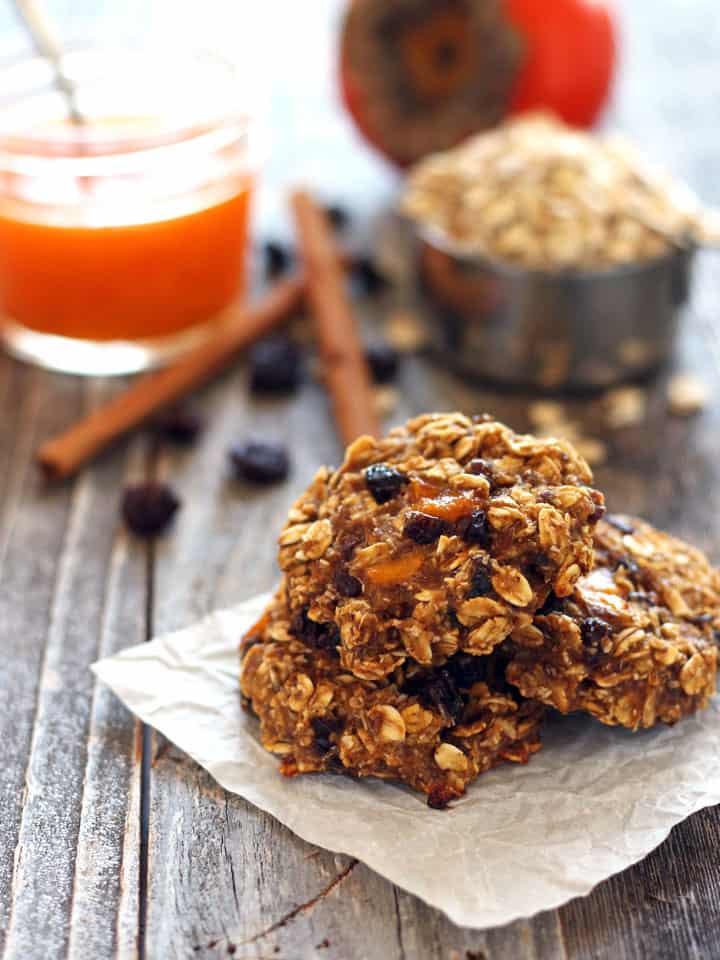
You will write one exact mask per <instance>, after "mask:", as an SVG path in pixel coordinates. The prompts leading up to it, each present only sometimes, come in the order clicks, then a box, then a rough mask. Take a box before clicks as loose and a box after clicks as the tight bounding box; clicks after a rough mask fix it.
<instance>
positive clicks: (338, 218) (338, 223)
mask: <svg viewBox="0 0 720 960" xmlns="http://www.w3.org/2000/svg"><path fill="white" fill-rule="evenodd" d="M324 210H325V216H326V217H327V218H328V220H329V221H330V223H331V224H332V226H333V228H334V229H335V230H344V229H345V227H347V226H348V224H349V223H350V214H349V213H348V212H347V210H346V209H345V207H341V206H340V204H339V203H331V204H328V206H327V207H325V208H324Z"/></svg>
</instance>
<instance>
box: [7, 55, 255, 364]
mask: <svg viewBox="0 0 720 960" xmlns="http://www.w3.org/2000/svg"><path fill="white" fill-rule="evenodd" d="M63 66H64V70H65V72H66V74H67V75H68V76H69V77H70V78H71V80H72V82H73V83H74V85H75V87H76V90H77V94H78V106H79V109H80V112H81V114H82V117H83V122H82V123H80V124H77V123H76V124H73V123H72V122H70V121H69V120H67V119H65V110H66V106H65V102H64V100H63V99H62V97H61V96H60V94H59V93H58V92H57V91H56V90H55V89H54V88H53V86H52V74H51V72H50V69H49V67H48V65H47V64H46V63H45V62H44V61H42V60H39V59H32V60H28V61H25V62H22V63H20V64H16V65H15V66H13V67H12V68H9V69H7V70H5V71H4V72H3V73H2V77H1V80H0V90H2V97H1V98H0V311H1V314H2V319H1V320H0V335H1V336H2V340H3V342H4V344H5V346H6V348H7V349H8V350H10V351H11V352H12V353H14V354H15V355H17V356H19V357H21V358H23V359H26V360H31V361H34V362H36V363H38V364H41V365H42V366H45V367H50V368H53V369H56V370H62V371H66V372H72V373H81V374H103V375H106V374H119V373H128V372H134V371H137V370H141V369H144V368H147V367H150V366H153V365H155V364H158V363H161V362H167V361H168V360H170V359H171V358H172V357H174V356H176V355H177V354H178V353H180V352H182V351H184V350H186V349H188V348H189V347H190V346H193V345H195V344H196V343H197V342H199V341H200V340H202V339H203V338H206V337H208V336H210V335H212V331H213V330H214V329H215V328H216V326H217V324H219V323H221V322H222V317H223V312H224V311H225V310H226V308H227V307H229V306H230V305H231V304H232V303H233V301H236V300H237V298H238V297H240V296H241V295H242V293H243V289H244V284H245V273H246V261H247V246H248V220H249V212H250V200H251V195H252V192H253V184H254V179H255V177H256V172H257V159H258V158H257V144H256V142H255V139H256V138H255V130H254V123H253V120H254V118H253V115H252V113H251V110H250V108H249V104H248V99H247V89H243V86H244V85H243V83H242V80H241V76H240V72H239V68H238V67H236V66H234V65H232V64H229V63H227V62H226V61H223V60H220V59H218V58H216V57H213V56H210V55H201V54H188V53H183V52H176V53H168V52H167V51H163V52H158V51H155V52H152V51H115V52H108V51H92V52H77V53H71V54H68V56H67V57H66V58H65V60H64V63H63Z"/></svg>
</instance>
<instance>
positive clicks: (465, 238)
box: [403, 114, 708, 269]
mask: <svg viewBox="0 0 720 960" xmlns="http://www.w3.org/2000/svg"><path fill="white" fill-rule="evenodd" d="M403 209H404V211H405V212H406V213H407V214H408V215H409V216H410V217H411V218H412V219H414V220H416V221H417V222H419V223H420V224H422V225H424V226H425V227H430V228H434V229H435V230H436V231H438V232H439V234H440V236H441V237H444V238H445V239H446V240H449V241H450V242H451V243H452V245H453V247H455V248H457V249H458V250H460V251H467V252H468V253H478V254H481V255H484V256H487V257H489V258H491V259H499V260H505V261H510V262H513V263H518V264H521V265H524V266H527V267H534V268H540V269H559V268H572V267H574V268H590V269H597V268H602V267H607V266H611V265H614V264H623V263H634V262H638V261H645V260H651V259H654V258H656V257H660V256H663V255H664V254H666V253H669V252H670V251H671V250H672V248H673V247H674V246H676V245H678V244H680V245H684V244H687V243H690V242H693V241H698V242H702V241H703V239H704V238H705V236H706V233H707V229H706V225H707V222H708V220H707V217H706V216H705V215H704V214H703V213H701V211H700V210H699V207H698V205H697V203H696V201H695V199H694V198H693V196H692V194H691V193H690V192H689V191H688V190H687V189H686V188H684V187H683V186H682V185H680V184H677V183H674V182H672V181H671V180H670V179H669V178H668V177H666V176H665V175H664V174H662V173H660V172H659V171H658V170H656V169H655V168H654V167H651V166H650V164H649V163H648V162H647V161H646V160H645V159H644V158H643V157H642V156H641V154H640V153H639V152H638V151H637V150H636V149H635V148H634V147H632V146H631V145H630V144H628V143H626V142H625V141H623V140H621V139H620V138H618V137H612V138H604V139H602V138H599V137H595V136H592V135H590V134H587V133H582V132H579V131H577V130H574V129H572V128H570V127H567V126H565V125H564V124H563V123H561V122H560V121H559V120H556V119H555V118H554V117H552V116H550V115H546V114H532V115H529V116H527V117H524V118H521V119H519V120H514V121H510V122H508V123H506V124H504V125H503V126H502V127H499V128H497V129H495V130H492V131H490V132H487V133H482V134H480V135H478V136H475V137H472V138H471V139H469V140H467V141H465V142H464V143H463V144H461V145H460V146H458V147H455V148H454V149H452V150H448V151H445V152H443V153H437V154H434V155H432V156H430V157H428V158H427V159H425V160H423V161H421V162H420V163H419V164H418V165H417V166H415V168H414V169H413V170H412V171H411V173H410V176H409V180H408V186H407V190H406V193H405V197H404V199H403Z"/></svg>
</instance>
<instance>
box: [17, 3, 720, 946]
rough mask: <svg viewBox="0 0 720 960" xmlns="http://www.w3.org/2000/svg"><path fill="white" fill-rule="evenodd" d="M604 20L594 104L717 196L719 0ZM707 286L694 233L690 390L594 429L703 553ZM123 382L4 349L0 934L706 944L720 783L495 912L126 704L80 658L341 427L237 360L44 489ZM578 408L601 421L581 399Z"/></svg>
mask: <svg viewBox="0 0 720 960" xmlns="http://www.w3.org/2000/svg"><path fill="white" fill-rule="evenodd" d="M622 27H623V38H624V55H625V63H626V66H625V69H624V72H623V74H622V76H621V81H620V84H619V87H618V90H617V96H616V108H615V111H614V114H613V116H612V117H611V118H610V120H611V122H612V123H613V125H617V126H619V127H621V128H622V129H624V130H626V131H628V132H630V133H632V134H633V135H634V136H635V137H636V138H637V139H638V140H639V141H640V143H641V144H643V146H644V147H645V148H646V149H647V150H648V152H650V153H651V154H652V155H654V156H657V157H659V158H664V159H665V160H666V161H667V163H668V165H669V166H670V167H671V168H672V169H673V170H674V171H675V172H676V173H677V174H678V175H680V176H682V177H685V178H687V180H688V181H689V182H690V183H691V184H692V185H693V186H694V187H695V188H696V189H697V190H698V191H700V192H701V193H702V195H703V196H704V198H705V199H707V200H708V201H711V202H714V203H718V204H720V178H717V177H716V175H715V171H716V170H718V169H720V136H718V135H717V134H716V128H717V121H718V104H719V103H720V97H719V94H720V73H719V72H718V70H717V61H718V58H719V57H720V17H718V15H717V10H716V4H715V2H714V0H684V2H680V0H632V3H628V4H625V5H624V9H623V11H622ZM351 172H352V171H351V167H348V170H347V175H348V176H350V175H351ZM368 202H370V200H368ZM718 304H720V261H719V260H718V259H717V257H716V255H712V254H703V255H701V256H700V257H699V259H698V265H697V270H696V283H695V291H694V297H693V303H692V308H691V310H689V311H688V315H687V317H686V320H685V324H684V327H683V334H682V338H681V343H680V345H679V349H678V354H677V358H676V361H675V366H676V367H677V368H680V369H683V370H686V369H692V370H693V371H694V372H696V373H697V374H698V375H700V376H702V377H703V378H704V379H705V381H706V382H707V384H708V386H709V387H710V389H711V395H712V397H711V403H710V406H709V407H708V409H707V410H706V411H704V412H703V413H702V414H701V415H700V416H698V417H696V418H693V419H690V420H677V419H672V418H669V417H668V416H667V413H666V406H665V403H664V393H663V390H664V379H665V378H664V377H661V378H660V379H658V380H657V381H655V382H654V383H653V384H651V385H650V387H649V401H650V402H649V409H648V415H647V418H646V421H645V422H644V423H643V424H642V425H640V426H638V427H634V428H631V429H627V430H623V431H619V432H616V433H614V434H613V435H612V437H610V438H609V440H608V442H609V445H610V458H609V461H608V463H607V464H605V465H603V466H602V467H600V468H599V469H598V470H597V471H596V478H597V482H598V485H599V486H600V487H602V488H603V489H604V490H605V491H606V493H607V496H608V501H609V504H610V506H611V507H612V508H615V509H624V510H628V511H630V512H637V513H640V514H643V515H644V516H646V517H647V518H648V519H650V520H652V521H653V522H656V523H658V524H659V525H661V526H664V527H666V528H667V529H669V530H671V531H672V532H675V533H677V534H679V535H681V536H685V537H687V538H688V539H690V540H692V541H693V542H695V543H697V544H698V545H700V546H702V547H704V548H705V549H707V550H708V551H709V553H710V555H711V556H712V557H713V558H714V559H715V560H716V561H720V456H719V454H718V437H719V436H720V376H719V373H720V335H719V333H718V323H717V314H718ZM388 309H392V296H391V297H390V298H389V300H387V301H386V302H384V303H379V304H377V305H374V306H373V305H365V306H364V307H363V312H364V314H365V315H366V319H367V321H368V322H369V323H373V322H376V321H377V320H378V316H379V314H381V313H382V312H383V310H385V311H386V310H388ZM120 386H121V385H120V384H118V383H109V382H87V383H83V382H81V381H78V380H74V379H72V378H66V377H61V376H57V375H50V374H45V373H42V372H40V371H35V370H32V369H30V368H28V367H25V366H22V365H21V364H18V363H15V362H13V361H11V360H9V359H7V358H0V409H2V411H3V416H2V418H0V640H1V642H2V647H1V649H2V653H3V666H2V670H1V671H0V744H2V762H1V763H0V957H2V958H3V960H10V958H12V960H34V958H43V960H61V958H66V957H68V958H73V960H84V958H92V960H102V958H110V957H121V958H136V957H137V958H144V957H149V958H152V960H155V958H159V960H165V958H170V960H174V958H178V960H185V958H191V957H199V958H219V957H235V958H238V960H239V958H243V960H245V958H248V960H249V958H256V960H264V958H268V960H270V958H272V960H311V958H318V960H386V958H390V960H416V958H417V960H506V958H510V960H514V958H519V960H555V958H558V960H570V958H572V960H638V958H639V960H684V958H693V960H713V958H716V957H719V956H720V853H718V851H719V850H720V815H719V814H718V810H717V809H711V810H705V811H702V812H700V813H698V814H696V815H695V816H693V817H691V818H690V819H689V820H687V821H686V822H685V823H683V824H681V825H680V826H678V827H677V828H676V829H675V830H673V832H672V833H671V835H670V837H669V838H668V840H667V841H666V842H665V843H664V844H662V845H661V846H660V847H659V848H658V849H657V850H656V851H654V852H653V853H652V854H650V856H648V857H647V858H646V859H645V860H644V861H643V862H641V863H639V864H637V865H636V866H634V867H632V868H631V869H629V870H627V871H625V872H624V873H622V874H620V875H619V876H616V877H614V878H612V879H610V880H609V881H607V882H605V883H603V884H601V885H600V886H599V887H598V888H597V889H596V890H595V891H594V892H593V893H592V894H591V895H590V896H588V897H586V898H583V899H580V900H575V901H573V902H571V903H570V904H568V905H566V906H565V907H564V908H562V909H560V910H558V911H551V912H547V913H545V914H541V915H539V916H537V917H535V918H533V919H531V920H528V921H521V922H517V923H515V924H512V925H510V926H508V927H505V928H501V929H496V930H489V931H484V932H482V931H470V930H463V929H459V928H457V927H455V926H454V925H453V924H451V923H450V922H449V921H447V920H446V919H445V918H444V917H443V916H442V915H441V914H439V913H438V912H437V911H435V910H432V909H430V908H429V907H427V906H426V905H424V904H423V903H422V902H420V901H419V900H417V899H416V898H414V897H412V896H410V895H408V894H406V893H404V892H403V891H401V890H399V889H397V888H395V887H393V886H392V885H391V884H389V883H387V882H386V881H385V880H383V879H382V878H380V877H379V876H377V875H376V874H374V873H373V872H372V871H370V870H369V869H368V868H366V867H365V866H363V865H362V864H359V863H357V862H356V861H354V860H351V859H349V858H347V857H344V856H336V855H333V854H331V853H328V852H326V851H323V850H321V849H318V848H315V847H313V846H311V845H309V844H307V843H304V842H303V841H301V840H299V839H298V838H297V837H295V836H294V835H292V834H291V833H290V832H289V831H288V830H286V829H285V828H284V827H282V826H281V825H279V824H278V823H277V822H276V821H274V820H273V819H272V818H270V817H269V816H267V815H266V814H264V813H262V812H261V811H259V810H257V809H256V808H254V807H252V806H251V805H249V804H247V803H245V802H244V801H242V800H240V799H239V798H237V797H234V796H231V795H229V794H227V793H226V792H225V791H223V790H222V789H221V788H219V787H218V786H217V785H216V784H215V783H214V781H213V780H212V779H211V778H210V777H209V776H208V775H207V774H206V773H205V772H204V771H203V770H201V769H200V768H199V767H197V766H196V765H195V764H194V763H193V762H192V761H191V760H189V759H188V758H187V757H186V756H185V755H184V754H183V753H182V752H181V751H179V750H177V749H176V748H175V747H173V746H172V745H170V744H168V743H167V742H166V741H164V740H163V738H162V737H159V736H156V735H154V734H151V733H150V732H149V731H146V730H143V729H142V728H141V727H140V725H138V724H136V723H134V721H133V720H132V718H131V717H130V715H129V714H128V713H127V711H126V710H125V709H124V708H123V707H121V706H120V705H119V703H118V702H117V700H115V699H114V698H113V697H112V695H111V694H109V693H108V691H106V690H105V689H103V688H100V687H98V686H97V685H96V684H95V683H94V682H93V678H92V675H91V674H90V672H89V670H88V665H89V664H90V663H91V662H92V661H93V660H94V659H96V658H97V657H98V656H101V655H104V654H107V653H110V652H112V651H114V650H118V649H121V648H122V647H124V646H128V645H131V644H133V643H137V642H141V641H143V640H144V639H146V638H148V637H150V636H151V635H152V634H153V633H159V632H163V631H166V630H170V629H174V628H178V627H181V626H184V625H186V624H188V623H190V622H192V621H193V620H195V619H197V618H198V617H200V616H202V615H203V614H204V613H206V612H207V611H209V610H211V609H213V608H214V607H218V606H223V605H228V604H231V603H234V602H237V601H239V600H242V599H244V598H246V597H249V596H252V595H253V594H255V593H257V592H258V591H259V590H265V589H268V588H269V587H271V586H272V585H273V583H274V581H275V578H276V576H277V570H276V566H275V537H276V534H277V532H278V530H279V528H280V526H281V524H282V520H283V516H284V514H285V511H286V509H287V507H288V505H289V504H290V502H291V501H292V499H293V498H294V497H295V496H296V494H297V493H298V491H299V490H300V489H301V488H302V487H303V485H304V484H305V483H306V482H307V481H308V480H309V478H310V477H311V475H312V473H313V472H314V470H315V468H316V467H317V465H318V464H319V463H321V462H330V463H333V462H337V460H338V458H339V456H340V447H339V444H338V442H337V440H336V437H335V434H334V431H333V426H332V423H331V420H330V417H329V414H328V405H327V400H326V398H325V396H324V394H323V391H322V389H321V388H320V386H319V385H318V384H317V383H315V382H313V381H312V379H308V381H307V382H306V384H305V385H304V386H303V388H302V389H301V391H300V392H299V393H298V394H297V395H296V396H294V397H293V398H291V399H288V400H277V401H274V400H273V401H256V400H252V399H250V398H249V395H248V390H247V382H246V371H245V369H244V367H243V365H242V364H239V365H237V366H236V367H235V368H234V369H233V370H232V371H230V372H229V373H227V374H226V375H225V376H224V377H223V378H222V379H220V380H218V381H216V382H215V383H214V384H213V385H211V386H210V387H208V388H207V389H205V390H204V391H203V392H202V393H201V394H199V395H198V398H197V407H198V409H199V410H200V411H201V413H202V415H203V416H204V418H205V420H206V424H207V427H206V430H205V432H204V433H203V435H202V437H201V439H200V441H199V443H198V444H197V446H196V447H195V448H193V449H192V450H191V451H187V452H178V451H177V450H172V449H169V448H165V447H162V448H160V449H157V448H156V447H155V446H154V445H152V444H150V443H149V442H148V438H147V437H146V436H136V437H134V438H132V439H131V440H130V441H129V442H127V443H123V444H121V445H119V446H118V447H116V448H115V449H114V450H112V451H109V452H108V453H107V454H106V455H104V456H103V457H102V458H101V459H100V460H99V461H98V462H97V463H96V464H95V465H93V466H92V467H90V468H88V469H86V470H84V471H83V473H82V474H81V475H80V476H79V477H78V478H77V479H76V480H75V481H74V482H73V483H72V484H71V485H66V486H64V487H59V488H55V489H52V490H46V489H43V488H42V487H41V486H40V484H39V483H38V481H37V478H36V476H35V473H34V471H33V468H32V464H31V454H32V451H33V449H34V448H35V447H36V446H37V444H38V443H39V442H40V441H42V440H44V439H46V438H47V437H49V436H51V435H52V434H53V433H55V432H56V431H58V430H59V429H61V428H63V427H65V426H67V425H68V424H70V423H71V422H73V421H74V420H75V419H77V417H78V416H79V415H80V414H81V413H83V412H88V411H90V410H92V409H94V408H96V407H97V406H98V405H99V404H100V403H102V402H103V401H106V400H107V399H108V398H109V397H111V396H112V395H113V394H114V392H115V391H117V390H118V389H119V387H120ZM398 393H399V406H398V408H397V410H396V411H395V412H394V413H393V415H392V422H398V421H401V420H402V419H404V418H405V417H406V416H407V415H409V414H411V413H417V412H419V411H422V410H425V409H430V408H434V409H442V408H461V409H463V410H465V411H468V412H477V411H481V410H490V411H492V412H493V413H495V414H496V415H497V416H498V417H500V418H501V419H504V420H506V421H507V422H509V423H510V424H511V425H512V426H514V427H516V428H519V429H525V428H527V427H528V426H529V423H528V418H527V403H528V400H529V397H527V396H522V395H511V394H508V393H504V394H499V393H492V392H489V391H486V390H481V389H475V388H471V387H468V386H465V385H463V384H460V383H458V382H457V381H456V380H454V379H453V378H452V377H450V376H449V375H448V374H447V373H445V372H443V371H442V370H440V369H438V368H437V367H434V366H432V365H431V364H429V363H427V362H426V361H424V360H420V359H413V360H409V361H408V362H407V363H405V364H404V366H403V369H402V372H401V378H400V382H399V384H398ZM572 408H573V414H574V415H575V416H577V417H578V418H579V419H580V420H582V421H583V422H585V423H586V424H588V427H589V428H590V427H593V426H594V427H597V423H596V418H595V414H594V412H593V407H592V405H590V404H588V403H586V402H582V401H576V402H574V403H573V404H572ZM249 435H259V436H273V437H276V438H277V439H279V440H280V441H283V442H285V443H287V445H288V446H289V448H290V450H291V452H292V457H293V473H292V477H291V479H290V481H289V482H288V483H286V484H283V485H280V486H277V487H274V488H271V489H266V490H259V491H256V490H251V489H248V488H246V487H243V486H242V485H241V484H239V483H238V482H237V481H235V480H233V479H232V478H231V477H230V475H229V472H228V469H227V459H226V458H227V450H228V447H229V446H230V445H231V444H232V443H233V442H234V441H236V440H240V439H242V438H244V437H247V436H249ZM150 473H153V474H156V475H158V476H160V477H163V478H167V479H169V480H170V481H171V482H172V483H173V485H174V487H175V488H176V489H177V490H178V492H179V493H180V496H181V497H182V499H183V508H182V511H181V512H180V514H179V516H178V518H177V522H176V524H175V526H174V528H173V530H172V532H171V533H170V534H169V535H168V536H167V537H165V538H163V539H162V540H161V541H158V542H157V544H155V545H153V546H145V545H142V544H139V543H137V542H136V541H134V540H133V539H131V538H130V537H128V536H127V535H126V534H125V533H124V532H123V531H122V529H121V527H120V524H119V521H118V511H117V507H118V502H119V497H120V494H121V490H122V487H123V484H124V483H126V482H127V480H128V479H129V478H136V477H140V476H144V475H146V474H150ZM445 815H449V816H451V815H452V814H445ZM468 842H472V838H468ZM478 857H482V849H481V848H479V849H478ZM467 882H468V883H472V877H468V878H467Z"/></svg>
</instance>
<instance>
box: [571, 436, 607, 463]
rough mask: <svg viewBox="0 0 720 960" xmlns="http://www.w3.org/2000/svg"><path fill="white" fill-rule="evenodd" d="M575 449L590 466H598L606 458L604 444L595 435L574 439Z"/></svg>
mask: <svg viewBox="0 0 720 960" xmlns="http://www.w3.org/2000/svg"><path fill="white" fill-rule="evenodd" d="M575 449H576V450H577V452H578V453H579V454H580V456H581V457H585V459H586V460H587V462H588V463H589V464H590V466H591V467H598V466H600V464H602V463H605V461H606V460H607V453H608V451H607V447H606V445H605V444H604V443H603V442H602V440H597V439H596V438H595V437H579V438H578V439H577V440H575Z"/></svg>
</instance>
